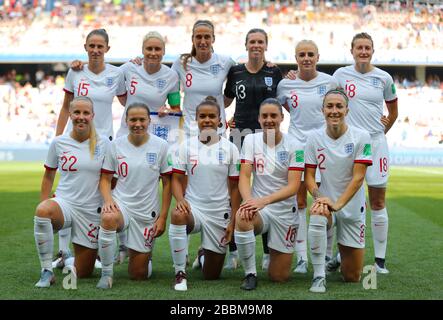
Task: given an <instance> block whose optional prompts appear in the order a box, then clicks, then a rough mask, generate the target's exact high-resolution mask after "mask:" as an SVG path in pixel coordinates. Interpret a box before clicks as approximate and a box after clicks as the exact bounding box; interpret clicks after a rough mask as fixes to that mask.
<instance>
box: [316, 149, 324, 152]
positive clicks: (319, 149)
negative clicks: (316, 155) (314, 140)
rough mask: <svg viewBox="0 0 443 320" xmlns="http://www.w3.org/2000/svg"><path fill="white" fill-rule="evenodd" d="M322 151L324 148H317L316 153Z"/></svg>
mask: <svg viewBox="0 0 443 320" xmlns="http://www.w3.org/2000/svg"><path fill="white" fill-rule="evenodd" d="M323 150H325V148H317V151H318V152H320V151H323Z"/></svg>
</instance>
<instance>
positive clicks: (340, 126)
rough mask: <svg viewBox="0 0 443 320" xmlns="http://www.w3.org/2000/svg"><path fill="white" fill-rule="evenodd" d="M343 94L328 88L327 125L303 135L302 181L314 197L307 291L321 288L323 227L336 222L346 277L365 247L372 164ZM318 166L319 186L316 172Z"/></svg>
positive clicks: (352, 274)
mask: <svg viewBox="0 0 443 320" xmlns="http://www.w3.org/2000/svg"><path fill="white" fill-rule="evenodd" d="M348 111H349V108H348V98H347V97H346V94H345V93H344V92H343V91H342V90H340V89H332V90H330V91H328V92H327V93H326V95H325V97H324V101H323V114H324V117H325V119H326V129H324V128H322V129H319V130H317V131H314V132H312V133H311V134H310V135H309V136H308V140H307V142H306V147H305V152H306V154H305V166H306V170H305V183H306V188H307V189H308V190H309V193H310V194H311V195H312V196H313V197H314V200H315V201H314V203H313V204H312V206H311V210H310V220H309V228H308V239H309V246H310V248H311V261H312V265H313V267H314V279H313V282H312V286H311V288H310V291H311V292H316V293H324V292H326V279H325V256H326V242H327V239H326V237H327V231H326V230H327V229H330V228H332V227H333V225H336V227H337V243H338V248H339V251H340V255H341V258H342V260H341V261H342V264H341V272H342V275H343V278H344V280H345V281H346V282H358V281H359V280H360V275H361V272H362V269H363V262H364V252H365V223H366V222H365V221H366V197H365V189H364V187H363V180H364V178H365V174H366V168H367V166H368V165H369V166H370V165H372V160H371V144H370V137H369V133H368V132H366V131H365V130H362V129H357V128H354V127H352V126H348V125H347V124H346V121H345V117H346V115H347V114H348ZM317 168H318V169H319V170H320V174H321V185H320V188H319V187H318V186H317V183H316V182H315V171H316V169H317Z"/></svg>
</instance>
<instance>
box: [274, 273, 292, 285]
mask: <svg viewBox="0 0 443 320" xmlns="http://www.w3.org/2000/svg"><path fill="white" fill-rule="evenodd" d="M269 279H270V280H271V281H272V282H277V283H283V282H287V281H288V280H289V273H287V274H282V273H278V274H277V273H269Z"/></svg>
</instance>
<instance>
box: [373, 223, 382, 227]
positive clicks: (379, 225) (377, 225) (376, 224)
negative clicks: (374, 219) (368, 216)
mask: <svg viewBox="0 0 443 320" xmlns="http://www.w3.org/2000/svg"><path fill="white" fill-rule="evenodd" d="M384 226H385V225H384V224H378V223H374V227H384Z"/></svg>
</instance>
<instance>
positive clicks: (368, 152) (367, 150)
mask: <svg viewBox="0 0 443 320" xmlns="http://www.w3.org/2000/svg"><path fill="white" fill-rule="evenodd" d="M363 155H364V156H370V155H372V151H371V145H370V144H369V143H367V144H365V147H364V149H363Z"/></svg>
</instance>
